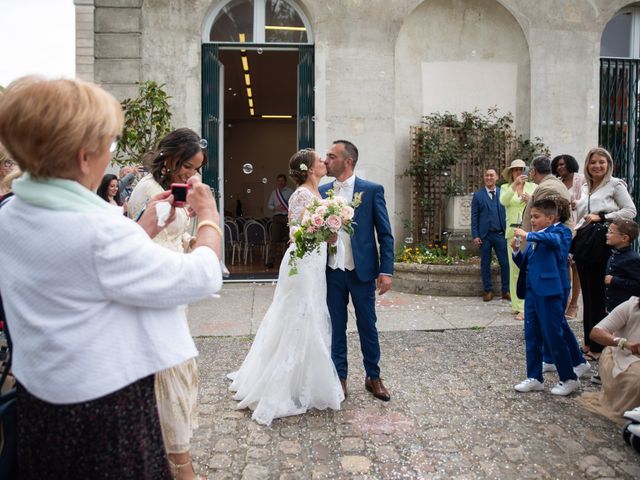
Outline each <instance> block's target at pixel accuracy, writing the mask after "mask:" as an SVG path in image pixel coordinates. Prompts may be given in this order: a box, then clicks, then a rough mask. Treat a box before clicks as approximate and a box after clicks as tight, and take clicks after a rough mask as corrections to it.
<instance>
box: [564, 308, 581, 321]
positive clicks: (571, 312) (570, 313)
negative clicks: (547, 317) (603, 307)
mask: <svg viewBox="0 0 640 480" xmlns="http://www.w3.org/2000/svg"><path fill="white" fill-rule="evenodd" d="M564 316H565V317H567V318H568V319H570V320H573V319H574V318H576V317H577V316H578V305H569V306H568V307H567V311H566V312H565V314H564Z"/></svg>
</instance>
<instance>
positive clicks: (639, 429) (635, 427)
mask: <svg viewBox="0 0 640 480" xmlns="http://www.w3.org/2000/svg"><path fill="white" fill-rule="evenodd" d="M627 430H629V431H630V432H631V433H633V434H634V435H635V436H636V437H640V423H632V424H631V425H629V426H628V427H627Z"/></svg>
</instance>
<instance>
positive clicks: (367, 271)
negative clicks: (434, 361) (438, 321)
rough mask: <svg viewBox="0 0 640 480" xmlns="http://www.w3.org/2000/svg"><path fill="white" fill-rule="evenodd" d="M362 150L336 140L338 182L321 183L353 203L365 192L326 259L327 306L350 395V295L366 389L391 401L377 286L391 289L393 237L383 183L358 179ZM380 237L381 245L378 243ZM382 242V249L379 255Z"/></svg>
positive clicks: (331, 170) (332, 167)
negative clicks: (349, 228)
mask: <svg viewBox="0 0 640 480" xmlns="http://www.w3.org/2000/svg"><path fill="white" fill-rule="evenodd" d="M357 161H358V149H357V148H356V146H355V145H354V144H353V143H351V142H349V141H347V140H336V141H335V142H333V145H331V148H330V149H329V152H328V153H327V158H326V164H327V171H328V174H329V175H331V176H332V177H335V178H336V181H335V182H334V183H329V184H325V185H323V186H321V187H320V193H321V194H322V196H323V197H326V195H327V191H328V190H329V189H333V191H334V193H335V195H336V196H340V197H343V198H345V199H347V200H348V201H351V200H352V199H353V195H354V193H361V194H362V203H361V204H360V206H359V207H357V208H356V209H355V214H354V217H353V221H354V223H355V233H354V234H353V236H352V237H349V235H348V234H347V233H345V232H344V231H340V232H338V240H337V242H336V249H337V252H336V253H335V254H333V253H332V254H329V256H328V262H327V304H328V306H329V314H330V315H331V326H332V334H331V358H332V360H333V363H334V364H335V366H336V371H337V372H338V377H339V378H340V383H341V384H342V390H343V391H344V395H345V398H346V397H347V318H348V316H347V305H348V303H349V295H351V300H352V302H353V306H354V308H355V311H356V326H357V327H358V334H359V336H360V349H361V351H362V357H363V360H364V369H365V372H366V379H365V388H366V389H367V390H368V391H370V392H371V393H372V394H373V395H374V396H375V397H376V398H379V399H380V400H383V401H389V400H390V399H391V395H390V394H389V391H388V390H387V389H386V387H385V386H384V384H383V383H382V380H381V379H380V367H379V366H378V363H379V362H380V344H379V342H378V330H377V328H376V309H375V302H376V288H377V290H378V293H379V294H380V295H382V294H383V293H385V292H387V291H388V290H389V289H391V277H392V275H393V235H392V233H391V225H390V223H389V215H388V213H387V206H386V203H385V200H384V189H383V187H382V185H378V184H376V183H373V182H368V181H366V180H363V179H361V178H358V177H356V175H355V174H354V169H355V166H356V163H357ZM376 237H377V244H376ZM378 245H379V249H380V253H379V254H378Z"/></svg>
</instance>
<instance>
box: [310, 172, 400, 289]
mask: <svg viewBox="0 0 640 480" xmlns="http://www.w3.org/2000/svg"><path fill="white" fill-rule="evenodd" d="M332 188H333V182H331V183H327V184H325V185H322V186H321V187H320V194H321V195H322V196H323V197H326V196H327V191H328V190H329V189H332ZM358 192H362V203H361V204H360V206H359V207H358V208H356V209H355V214H354V217H353V221H354V223H355V226H354V230H355V233H354V234H353V236H352V237H351V249H352V251H353V261H354V264H355V272H356V275H357V276H358V278H359V279H360V281H362V282H368V281H371V280H374V279H376V278H378V275H379V274H380V273H385V274H388V275H393V234H392V233H391V224H390V223H389V214H388V213H387V204H386V202H385V200H384V187H383V186H382V185H379V184H377V183H373V182H369V181H367V180H363V179H361V178H358V177H356V179H355V183H354V186H353V194H354V195H355V194H356V193H358ZM376 236H377V239H378V241H377V244H379V246H380V251H379V253H378V245H377V244H376Z"/></svg>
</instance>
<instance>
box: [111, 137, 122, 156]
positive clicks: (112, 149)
mask: <svg viewBox="0 0 640 480" xmlns="http://www.w3.org/2000/svg"><path fill="white" fill-rule="evenodd" d="M119 141H120V135H118V136H117V137H116V138H115V139H114V140H113V142H111V145H109V153H114V152H115V151H116V150H117V149H118V142H119Z"/></svg>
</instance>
